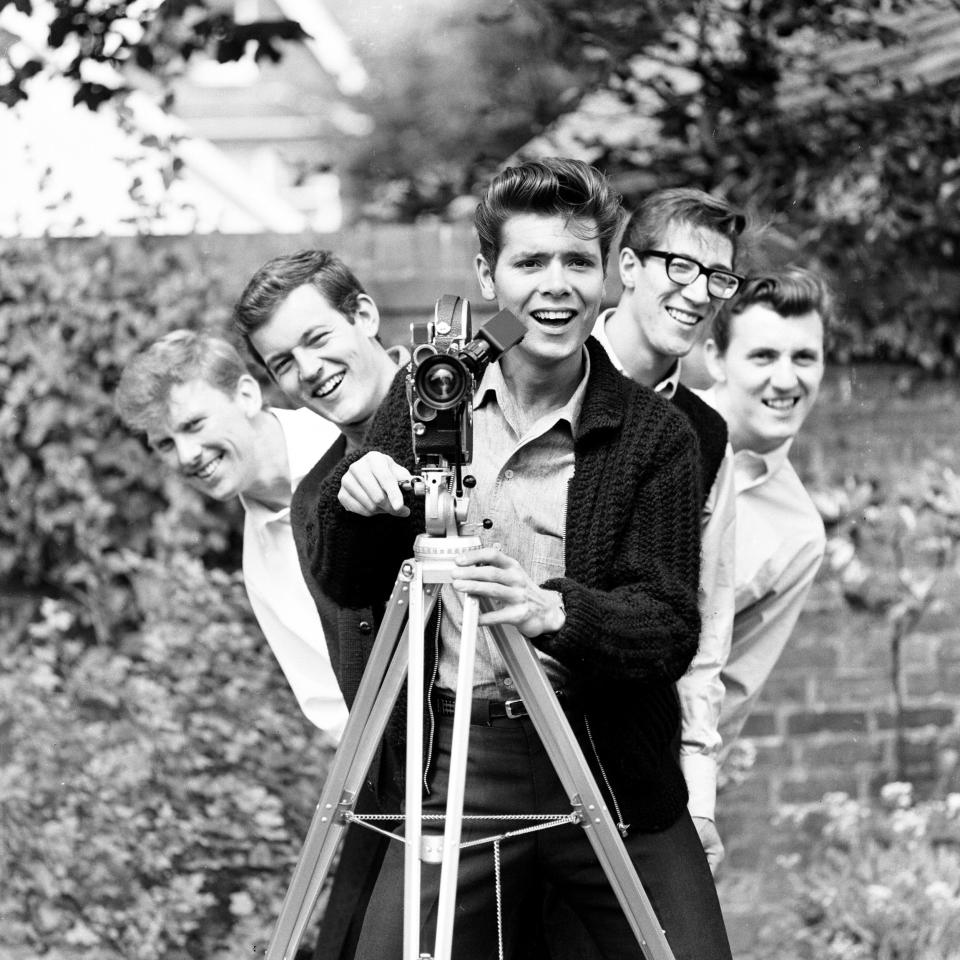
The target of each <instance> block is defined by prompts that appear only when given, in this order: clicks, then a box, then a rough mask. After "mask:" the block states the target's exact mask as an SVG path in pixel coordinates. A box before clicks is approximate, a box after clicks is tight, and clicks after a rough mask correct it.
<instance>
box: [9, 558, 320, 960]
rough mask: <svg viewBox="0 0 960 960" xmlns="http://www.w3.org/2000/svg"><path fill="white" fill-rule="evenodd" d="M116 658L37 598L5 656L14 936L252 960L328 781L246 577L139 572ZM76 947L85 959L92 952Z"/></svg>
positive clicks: (155, 565)
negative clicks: (134, 607) (253, 609)
mask: <svg viewBox="0 0 960 960" xmlns="http://www.w3.org/2000/svg"><path fill="white" fill-rule="evenodd" d="M135 566H136V570H135V573H134V575H133V580H134V589H135V590H136V593H137V597H138V604H139V607H140V609H141V610H142V611H143V612H144V616H145V621H144V625H143V627H142V629H141V630H140V631H137V632H135V633H131V634H129V635H128V636H127V637H126V638H125V639H124V640H123V641H122V642H120V643H118V644H116V645H115V647H113V648H108V647H103V646H92V647H91V646H90V645H88V644H87V643H86V641H85V638H84V637H83V636H82V635H81V636H80V637H79V638H77V636H76V626H77V621H76V617H75V615H74V614H73V613H71V611H70V608H69V606H67V605H65V604H64V603H62V602H59V601H54V600H46V601H44V602H43V604H42V609H41V615H40V616H39V617H38V619H36V620H35V621H34V622H33V623H32V624H31V625H30V628H29V633H30V643H29V644H17V645H14V646H12V647H8V648H7V649H6V650H4V651H2V652H0V822H2V823H3V830H2V831H0V876H2V877H3V878H4V879H3V884H2V885H0V916H2V917H3V918H4V934H3V941H4V942H5V943H7V944H9V943H21V944H26V945H29V946H31V947H34V948H36V949H37V950H38V951H40V950H44V951H45V950H48V949H53V950H57V949H66V948H73V949H78V950H81V952H82V953H83V955H89V956H90V957H92V958H96V960H106V958H107V957H112V956H119V957H122V958H129V957H136V958H138V960H161V958H163V960H168V958H188V957H189V958H194V957H195V958H203V960H217V958H224V960H225V958H227V957H231V958H233V957H238V956H245V955H249V954H250V953H251V945H252V944H259V947H260V949H262V947H263V946H264V945H265V943H266V941H267V939H268V938H269V934H270V930H271V928H272V924H273V923H274V921H275V920H276V916H277V912H278V910H279V906H280V902H281V899H282V896H283V894H284V892H285V889H286V884H287V883H288V881H289V877H290V873H291V869H292V865H293V862H294V860H295V858H296V855H297V853H298V852H299V847H300V844H301V842H302V838H303V835H304V833H305V831H306V827H307V824H308V822H309V816H310V814H311V812H312V806H313V804H314V803H315V802H316V798H317V796H318V794H319V791H320V787H321V785H322V781H323V777H324V775H325V772H326V764H327V760H328V757H329V751H330V747H329V745H328V743H327V742H326V741H325V740H324V739H323V737H322V735H321V734H319V733H317V732H316V731H314V729H313V728H312V727H310V725H309V724H308V723H307V722H306V720H304V719H303V718H302V717H301V715H300V713H299V711H298V709H297V707H296V704H295V702H294V701H293V697H292V694H291V693H290V691H289V690H288V688H287V686H286V683H285V681H284V680H283V677H282V675H281V673H280V671H279V670H278V669H277V667H276V664H275V663H274V662H273V660H272V657H271V655H270V652H269V649H268V648H267V645H266V644H265V642H264V641H263V640H262V637H261V636H260V634H259V632H258V630H257V627H256V625H255V624H254V622H253V620H252V618H251V615H250V614H249V611H248V607H247V603H246V598H245V597H244V595H243V588H242V585H241V583H240V580H239V576H238V575H237V574H228V573H225V572H220V571H213V572H211V571H209V570H205V569H203V567H202V566H201V564H200V563H199V561H197V560H196V559H192V558H190V557H188V556H186V555H185V554H184V553H182V552H180V553H175V554H171V555H170V557H169V558H168V559H167V561H166V562H165V563H159V562H157V561H153V560H143V561H140V562H138V563H136V564H135ZM82 948H89V950H88V951H87V952H85V953H84V952H83V949H82Z"/></svg>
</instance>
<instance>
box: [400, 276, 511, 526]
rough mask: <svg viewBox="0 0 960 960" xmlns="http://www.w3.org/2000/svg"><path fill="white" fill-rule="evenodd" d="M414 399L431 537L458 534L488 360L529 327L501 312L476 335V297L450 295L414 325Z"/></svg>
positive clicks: (420, 488) (419, 488) (410, 383)
mask: <svg viewBox="0 0 960 960" xmlns="http://www.w3.org/2000/svg"><path fill="white" fill-rule="evenodd" d="M410 333H411V338H412V340H413V345H412V350H411V355H412V359H411V363H410V368H409V370H408V373H407V403H408V405H409V407H410V429H411V433H412V436H413V455H414V459H415V461H416V465H417V469H418V471H419V474H420V475H419V476H416V477H414V478H413V479H412V480H411V487H412V489H413V491H414V492H415V493H416V494H417V495H418V496H422V497H424V499H425V513H426V532H427V535H428V536H435V537H452V536H457V535H458V534H459V532H460V525H461V524H462V523H464V522H465V521H466V516H467V505H468V502H469V501H468V496H469V495H468V494H467V493H466V492H465V491H466V490H469V489H470V488H471V487H472V486H473V485H474V480H473V477H470V476H463V473H462V471H463V467H464V466H465V465H466V464H469V463H470V461H471V460H472V458H473V395H474V391H475V390H476V387H477V385H478V384H479V382H480V380H481V378H482V377H483V371H484V370H486V368H487V365H488V364H489V363H491V362H492V361H494V360H496V359H497V358H498V357H499V356H500V355H501V354H503V353H504V352H506V351H507V350H509V349H510V348H511V347H513V346H515V345H516V344H517V343H519V342H520V340H521V339H523V335H524V333H526V328H525V327H524V326H523V324H522V323H521V322H520V321H519V320H518V319H517V318H516V317H515V316H514V315H513V314H512V313H511V312H510V311H509V310H501V311H500V312H499V313H498V314H496V316H494V317H493V318H492V319H490V320H489V321H488V322H487V323H485V324H484V325H483V326H482V327H481V328H480V329H479V330H478V331H477V334H476V336H472V329H471V319H470V301H469V300H464V299H463V298H462V297H456V296H450V295H447V296H443V297H441V298H440V299H439V300H437V302H436V305H435V307H434V319H433V320H432V321H430V322H428V323H426V324H420V325H418V324H415V323H413V324H411V325H410Z"/></svg>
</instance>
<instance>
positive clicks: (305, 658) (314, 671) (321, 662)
mask: <svg viewBox="0 0 960 960" xmlns="http://www.w3.org/2000/svg"><path fill="white" fill-rule="evenodd" d="M247 597H248V598H249V600H250V606H251V607H252V609H253V613H254V616H256V618H257V623H258V624H259V625H260V629H261V631H262V632H263V635H264V636H265V637H266V638H267V642H268V643H269V645H270V649H271V650H272V651H273V655H274V656H275V657H276V658H277V662H278V663H279V664H280V669H281V670H282V671H283V675H284V676H285V677H286V679H287V683H288V684H289V685H290V688H291V689H292V690H293V694H294V696H295V697H296V698H297V703H298V704H299V705H300V709H301V710H302V711H303V713H304V715H305V716H306V718H307V719H308V720H309V721H310V722H311V723H312V724H313V725H314V726H316V727H319V728H320V729H321V730H325V731H326V732H327V734H329V736H330V737H331V738H332V739H333V740H335V741H337V742H339V741H340V736H341V734H342V733H343V727H344V724H345V723H346V722H347V706H346V704H345V703H344V701H343V694H342V693H341V692H340V686H339V684H338V683H337V678H336V676H335V675H334V672H333V666H332V665H331V663H330V654H329V652H328V651H327V647H326V644H325V643H324V642H323V630H322V627H320V625H319V622H318V623H317V627H316V634H318V635H319V636H316V635H315V636H311V637H310V638H309V639H308V638H307V637H301V636H299V635H298V634H297V633H296V632H294V631H293V630H291V629H290V628H289V627H287V625H286V624H285V623H284V622H283V621H282V620H281V619H280V617H278V616H277V615H276V613H275V612H274V609H273V606H272V604H271V603H270V600H269V599H268V598H267V597H263V596H261V595H260V593H259V592H258V591H257V589H256V588H255V587H253V586H251V585H249V584H247ZM305 602H309V601H306V600H305Z"/></svg>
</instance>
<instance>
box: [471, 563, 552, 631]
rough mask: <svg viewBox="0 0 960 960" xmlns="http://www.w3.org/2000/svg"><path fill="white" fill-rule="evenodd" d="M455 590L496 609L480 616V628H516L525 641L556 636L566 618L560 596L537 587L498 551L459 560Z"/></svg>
mask: <svg viewBox="0 0 960 960" xmlns="http://www.w3.org/2000/svg"><path fill="white" fill-rule="evenodd" d="M457 566H458V567H459V568H460V569H459V570H458V571H457V574H456V576H455V578H454V580H453V587H454V589H455V590H459V591H460V592H461V593H467V594H470V595H471V596H474V597H488V598H489V599H490V600H492V601H493V604H494V607H495V608H496V609H494V610H491V611H488V612H486V613H481V614H480V625H481V626H489V625H490V624H495V623H500V624H502V623H510V624H513V625H514V626H515V627H516V628H517V629H518V630H519V631H520V632H521V633H522V634H523V635H524V636H525V637H538V636H540V634H542V633H556V632H557V631H558V630H559V629H560V628H561V627H562V626H563V624H564V622H565V620H566V615H565V614H564V611H563V603H562V598H561V596H560V594H559V593H558V592H557V591H556V590H544V589H543V588H542V587H539V586H537V584H536V583H534V582H533V580H532V579H531V578H530V575H529V574H528V573H527V572H526V570H524V569H523V567H521V566H520V564H519V563H518V562H517V561H516V560H514V559H513V557H508V556H506V554H503V553H501V552H500V551H499V550H498V549H497V548H496V547H482V548H481V549H479V550H470V551H467V552H466V553H464V554H463V555H462V556H461V557H458V558H457Z"/></svg>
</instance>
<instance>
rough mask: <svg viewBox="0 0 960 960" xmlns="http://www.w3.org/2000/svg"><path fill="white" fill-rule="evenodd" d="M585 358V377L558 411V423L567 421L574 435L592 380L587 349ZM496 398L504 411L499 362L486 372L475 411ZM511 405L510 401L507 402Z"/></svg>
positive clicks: (583, 376) (474, 399) (501, 373)
mask: <svg viewBox="0 0 960 960" xmlns="http://www.w3.org/2000/svg"><path fill="white" fill-rule="evenodd" d="M581 354H582V356H583V375H582V376H581V378H580V382H579V383H578V384H577V386H576V389H575V390H574V391H573V393H572V394H571V395H570V399H569V400H568V401H567V402H566V403H565V404H564V405H563V406H562V407H560V409H559V410H557V411H556V414H555V416H556V421H555V422H558V421H560V420H566V421H567V422H568V423H569V424H570V428H571V429H572V430H573V432H574V433H576V432H577V423H578V422H579V420H580V413H581V411H582V410H583V398H584V396H585V395H586V392H587V382H588V381H589V379H590V353H589V352H588V351H587V349H586V348H585V347H584V348H581ZM491 395H492V396H493V397H495V398H496V401H497V405H498V406H499V407H500V409H501V410H503V409H504V397H505V396H506V395H507V385H506V383H505V382H504V379H503V371H502V370H501V369H500V363H499V361H498V362H497V363H491V364H490V365H489V366H488V367H487V369H486V370H485V371H484V374H483V377H482V378H481V380H480V385H479V387H477V390H476V392H475V393H474V396H473V409H474V410H476V409H478V408H479V407H481V406H482V405H483V404H484V403H486V402H487V400H488V399H489V397H490V396H491ZM507 404H508V405H509V401H507Z"/></svg>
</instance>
